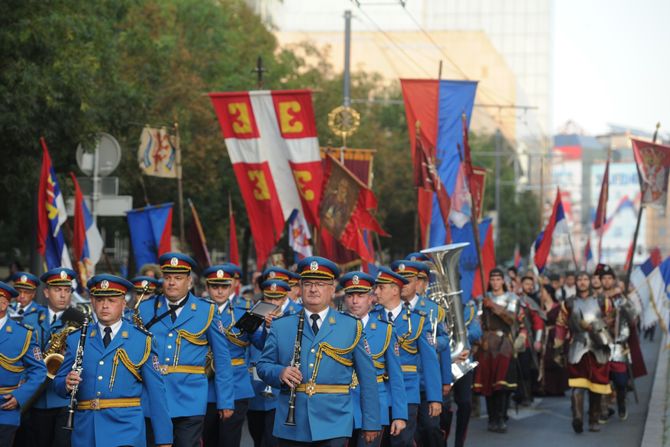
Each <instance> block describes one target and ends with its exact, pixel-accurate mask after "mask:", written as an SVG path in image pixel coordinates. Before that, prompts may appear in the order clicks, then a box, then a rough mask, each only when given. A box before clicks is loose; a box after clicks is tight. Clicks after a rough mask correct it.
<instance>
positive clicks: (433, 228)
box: [400, 79, 477, 247]
mask: <svg viewBox="0 0 670 447" xmlns="http://www.w3.org/2000/svg"><path fill="white" fill-rule="evenodd" d="M400 82H401V86H402V93H403V99H404V101H405V114H406V117H407V126H408V131H409V141H410V144H411V147H412V162H413V163H414V165H415V166H416V164H417V163H421V157H420V154H419V153H418V152H417V144H416V142H417V139H418V138H420V141H421V144H423V145H424V147H425V148H427V149H429V150H430V151H431V153H430V158H432V159H433V160H435V168H436V170H437V173H438V176H439V178H440V180H441V183H442V185H443V186H444V188H445V190H446V192H447V194H448V195H449V197H451V196H452V195H453V193H454V189H455V187H456V181H457V178H458V173H459V171H460V167H461V160H460V156H459V151H458V146H459V145H460V146H461V147H463V131H462V129H463V127H462V122H461V117H462V115H463V114H465V116H466V122H467V124H468V125H469V123H470V117H471V115H472V107H473V105H474V101H475V92H476V90H477V83H476V82H474V81H447V80H431V79H401V80H400ZM417 122H419V123H420V135H418V136H417V134H416V133H417V132H416V128H417ZM418 213H419V224H420V227H421V241H422V245H423V246H424V247H432V246H437V245H442V244H444V243H445V240H446V237H447V227H446V225H448V223H446V222H445V221H444V219H443V218H442V214H441V212H440V206H439V203H438V201H437V194H436V193H435V192H434V191H431V190H426V189H422V188H419V190H418Z"/></svg>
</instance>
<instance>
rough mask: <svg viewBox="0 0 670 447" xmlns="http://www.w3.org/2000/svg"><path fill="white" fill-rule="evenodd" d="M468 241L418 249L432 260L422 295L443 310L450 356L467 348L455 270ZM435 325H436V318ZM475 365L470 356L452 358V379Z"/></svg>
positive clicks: (458, 279)
mask: <svg viewBox="0 0 670 447" xmlns="http://www.w3.org/2000/svg"><path fill="white" fill-rule="evenodd" d="M468 245H469V243H467V242H464V243H458V244H450V245H442V246H440V247H433V248H428V249H425V250H421V253H424V254H426V255H428V256H429V257H430V259H431V261H432V262H431V263H430V264H431V269H430V283H429V284H428V289H427V290H426V296H427V297H428V299H429V300H431V301H434V302H436V303H437V304H438V305H439V306H442V307H443V308H444V310H445V323H446V326H447V334H448V335H449V347H450V348H451V357H452V359H453V358H455V357H456V356H458V355H459V354H460V353H462V352H463V351H464V350H466V349H468V348H469V343H468V330H467V328H466V327H465V321H464V320H463V303H462V302H461V295H462V294H463V290H462V289H461V288H460V275H459V272H458V261H459V259H460V257H461V252H462V251H463V249H464V248H465V247H467V246H468ZM436 320H437V316H436ZM435 325H437V322H436V323H435ZM477 365H478V363H477V362H475V361H472V360H470V359H466V360H463V361H457V362H456V361H452V362H451V373H452V375H453V376H454V381H457V380H458V379H460V378H461V377H463V376H464V375H465V374H467V373H468V372H469V371H471V370H473V369H475V368H476V367H477Z"/></svg>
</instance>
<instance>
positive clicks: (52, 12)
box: [0, 0, 538, 261]
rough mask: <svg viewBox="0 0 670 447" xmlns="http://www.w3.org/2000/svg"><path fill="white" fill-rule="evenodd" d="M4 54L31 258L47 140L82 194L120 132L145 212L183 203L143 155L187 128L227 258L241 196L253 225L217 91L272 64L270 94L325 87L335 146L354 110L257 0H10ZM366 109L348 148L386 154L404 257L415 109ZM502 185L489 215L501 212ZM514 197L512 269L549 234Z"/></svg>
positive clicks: (382, 196)
mask: <svg viewBox="0 0 670 447" xmlns="http://www.w3.org/2000/svg"><path fill="white" fill-rule="evenodd" d="M0 52H1V54H2V55H3V57H2V59H1V60H0V66H1V69H0V97H1V98H2V101H0V126H1V127H0V128H1V129H2V137H3V138H2V140H1V141H0V157H2V160H3V166H5V169H3V175H2V176H0V207H2V209H3V210H5V218H4V219H1V220H0V251H3V252H5V253H8V252H10V251H11V250H15V251H16V252H15V253H11V254H9V256H12V257H15V256H19V257H20V258H21V260H23V261H25V260H26V259H27V253H28V252H29V249H30V247H31V244H33V239H34V238H33V237H32V236H31V235H30V232H29V231H28V229H30V228H33V226H34V225H35V212H34V206H35V205H34V201H35V195H36V191H37V185H38V177H39V168H40V163H41V150H40V148H39V137H40V136H44V137H45V138H46V141H47V143H48V145H49V150H50V152H51V156H52V159H53V161H54V165H55V169H56V172H57V173H58V176H59V180H60V184H61V188H62V189H63V190H64V193H65V195H66V196H71V182H70V180H69V178H68V177H67V173H68V172H69V171H74V172H76V173H79V172H78V168H77V167H76V163H75V156H74V154H75V149H76V146H77V144H79V143H80V142H83V143H85V144H88V145H90V144H91V143H92V135H94V134H95V133H96V132H100V131H106V132H109V133H111V134H112V135H114V136H115V137H116V138H117V139H118V140H119V141H120V143H121V146H122V147H123V160H122V163H121V165H120V167H119V168H118V169H117V171H116V172H115V173H114V175H116V176H119V177H120V179H121V182H120V184H121V194H130V195H132V196H133V198H134V206H135V207H139V206H143V205H144V204H145V203H146V201H145V196H146V199H147V200H148V201H149V202H150V203H152V204H156V203H161V202H166V201H174V202H176V199H177V193H176V183H175V181H174V180H169V179H160V178H154V177H144V188H143V186H142V183H141V175H140V172H139V169H138V168H137V160H136V150H137V145H138V143H139V136H140V132H141V130H142V127H143V126H144V125H145V124H152V125H162V124H164V125H167V126H170V125H172V124H173V123H175V122H178V123H179V129H180V136H181V146H182V152H183V172H184V195H185V197H186V198H191V199H192V200H193V201H194V203H195V205H196V206H197V207H198V211H199V213H200V217H201V219H202V221H203V224H204V227H205V232H206V234H207V237H208V242H209V244H210V248H214V247H216V248H219V249H224V248H225V246H226V242H227V241H226V239H227V231H228V229H227V226H228V219H227V196H228V194H229V193H231V195H232V198H233V206H234V207H235V209H236V211H237V224H238V228H240V236H241V235H242V230H241V229H242V228H245V227H246V226H247V221H246V215H245V213H244V211H243V210H244V206H243V203H242V200H241V197H240V196H239V192H238V190H237V185H236V181H235V177H234V175H233V173H232V169H231V165H230V160H229V159H228V156H227V153H226V150H225V146H224V141H223V138H222V137H221V132H220V129H219V125H218V123H217V121H216V117H215V115H214V111H213V109H212V106H211V103H210V100H209V98H208V97H207V96H206V95H205V94H206V93H207V92H211V91H234V90H249V89H252V88H255V87H256V79H255V75H254V74H253V73H251V70H252V68H253V67H254V66H255V64H256V58H257V57H258V56H262V58H263V63H264V66H265V68H266V69H267V73H266V77H265V82H264V85H263V87H264V88H268V89H278V88H311V89H313V90H314V91H315V94H314V105H315V112H316V119H317V128H318V131H319V135H320V141H321V144H322V145H332V146H339V145H340V144H341V142H340V141H339V139H338V138H336V137H334V136H333V135H332V134H331V133H330V131H329V130H328V127H327V114H328V112H329V111H330V110H332V109H333V108H335V107H336V106H338V105H340V104H341V102H342V77H341V75H340V74H335V73H334V70H333V68H332V66H330V65H329V64H328V63H327V58H326V54H325V53H322V52H319V51H317V50H316V49H315V48H314V47H312V46H311V45H309V44H302V45H299V46H297V47H296V48H292V49H283V50H280V49H279V48H278V46H277V42H276V39H275V38H274V36H273V35H272V34H271V32H270V31H268V30H267V29H266V28H265V27H264V26H263V25H262V23H261V22H260V19H259V18H258V17H256V16H255V15H254V14H253V13H252V11H251V10H250V9H249V8H248V7H247V6H246V4H245V2H244V1H243V0H98V1H96V2H90V1H87V0H60V1H58V0H54V1H50V2H43V1H41V2H40V1H35V0H20V1H19V0H8V1H4V2H0ZM352 97H353V98H370V97H375V98H382V99H396V100H397V99H400V98H401V94H400V88H399V85H398V84H397V83H393V84H391V85H387V84H385V83H384V82H382V79H381V78H380V77H379V76H378V75H376V74H370V73H354V74H353V76H352ZM354 106H355V108H356V109H357V110H358V111H359V112H360V113H361V118H362V119H361V122H362V125H361V127H360V129H359V131H358V132H357V133H356V134H355V135H354V136H353V137H352V138H351V139H350V140H349V141H348V146H350V147H360V148H374V149H376V150H377V156H376V158H375V162H374V174H375V177H374V190H375V192H376V194H377V197H378V201H379V204H380V206H379V211H378V213H377V215H378V217H379V219H380V221H381V223H382V226H383V227H384V228H385V229H386V230H387V231H388V232H389V233H391V234H392V235H393V237H391V238H389V239H385V238H382V241H381V243H382V246H383V248H384V250H385V251H386V252H387V254H388V255H389V257H391V258H395V257H398V256H403V255H404V254H406V253H407V252H409V251H412V250H414V249H415V246H414V226H415V223H414V220H415V214H416V200H415V197H416V194H415V191H414V188H413V186H412V178H411V177H412V169H411V160H410V153H409V139H408V137H407V126H406V123H405V114H404V108H403V106H402V105H400V104H381V103H377V102H375V103H363V104H355V105H354ZM473 146H474V151H475V155H474V158H475V161H476V162H477V163H478V164H483V165H485V166H487V167H490V168H491V169H492V164H491V163H492V162H493V159H492V158H481V160H480V158H479V157H478V156H477V151H480V150H481V151H491V140H490V138H488V137H482V138H473ZM480 161H481V163H480ZM511 172H512V171H510V166H509V165H507V164H504V169H503V179H504V180H513V177H510V175H513V173H512V174H510V173H511ZM491 177H492V175H489V181H488V182H487V183H488V185H487V192H486V194H487V198H486V206H487V208H488V209H490V208H491V207H492V206H493V199H492V197H493V189H494V188H493V187H492V185H491V182H492V179H491ZM501 196H502V197H503V213H502V216H501V218H502V234H501V236H502V238H501V243H500V244H499V252H498V254H499V260H504V259H506V258H509V256H511V251H512V249H513V246H514V244H515V242H516V241H517V240H518V241H521V242H523V241H530V240H531V239H532V237H533V236H534V235H533V234H526V233H527V232H529V231H531V230H532V231H531V232H534V231H535V228H536V226H537V222H536V220H537V218H536V216H537V214H538V213H536V212H535V211H533V210H534V209H535V202H534V200H533V199H532V196H530V195H528V194H525V195H522V196H521V197H520V200H519V202H518V203H516V202H515V201H514V186H513V185H506V186H504V188H503V193H502V194H501ZM187 215H188V212H187ZM102 222H103V225H104V226H105V227H106V228H107V230H108V232H110V233H111V232H114V231H119V232H121V233H122V234H123V233H125V232H126V231H127V230H126V228H125V222H124V221H123V220H122V219H114V218H109V219H102ZM176 222H177V219H176V218H175V229H176ZM175 233H176V231H175ZM110 241H111V240H110ZM240 241H241V242H242V238H240ZM524 248H526V247H524V246H523V245H522V249H524Z"/></svg>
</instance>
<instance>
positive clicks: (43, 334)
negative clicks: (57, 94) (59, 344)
mask: <svg viewBox="0 0 670 447" xmlns="http://www.w3.org/2000/svg"><path fill="white" fill-rule="evenodd" d="M24 321H26V320H24ZM26 324H28V325H29V326H31V327H32V325H33V324H35V326H34V328H35V330H36V331H37V342H38V343H39V345H40V349H41V350H42V352H44V351H46V350H47V349H48V347H49V340H50V339H51V336H52V335H53V334H57V333H60V332H61V331H62V330H63V329H65V323H64V322H63V321H62V320H61V319H60V318H59V319H57V320H56V321H55V322H54V324H53V325H51V323H50V321H49V311H48V309H47V308H46V307H45V308H44V310H42V311H40V312H39V314H38V315H36V316H35V317H34V318H31V319H30V320H28V321H27V322H26ZM69 403H70V399H65V398H63V397H61V396H59V395H58V393H56V390H55V388H54V384H53V381H49V383H48V384H47V386H46V388H45V389H44V392H42V394H41V396H40V397H39V398H37V400H36V401H35V403H34V404H33V407H35V408H40V409H48V408H60V407H66V406H68V404H69Z"/></svg>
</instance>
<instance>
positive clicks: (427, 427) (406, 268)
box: [391, 260, 453, 447]
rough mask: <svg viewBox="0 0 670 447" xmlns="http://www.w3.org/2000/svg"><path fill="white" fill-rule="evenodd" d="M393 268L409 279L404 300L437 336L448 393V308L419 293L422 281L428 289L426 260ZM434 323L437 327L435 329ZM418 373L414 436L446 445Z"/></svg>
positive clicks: (426, 442)
mask: <svg viewBox="0 0 670 447" xmlns="http://www.w3.org/2000/svg"><path fill="white" fill-rule="evenodd" d="M391 269H392V270H393V271H394V272H395V273H397V274H399V275H401V276H403V277H405V278H406V279H407V281H408V282H407V284H405V285H403V287H402V289H401V291H400V298H401V299H402V301H403V303H405V304H407V305H408V306H409V308H410V310H412V311H416V312H418V313H419V314H420V315H422V316H424V317H425V318H426V319H427V320H426V322H427V323H428V334H429V336H430V337H431V338H432V337H433V336H434V335H433V334H435V339H434V340H432V343H433V344H434V345H435V348H436V349H437V354H438V358H439V359H440V371H441V376H442V383H443V386H444V387H445V389H446V390H447V391H446V393H448V392H449V390H450V389H451V385H452V382H453V377H452V374H451V350H450V347H449V336H448V335H447V333H446V330H445V328H444V316H445V310H444V308H443V307H442V306H439V305H438V304H437V303H436V302H434V301H431V300H429V299H426V298H425V297H423V296H420V295H419V294H418V291H417V287H418V285H419V283H421V285H422V288H423V292H425V288H424V287H423V285H424V284H425V285H426V286H427V280H426V279H427V278H428V277H429V275H430V269H429V268H428V266H427V265H426V264H425V263H423V262H418V261H407V260H400V261H394V262H393V263H392V264H391ZM419 274H421V278H422V279H421V280H419ZM434 326H437V327H436V328H435V327H434ZM434 329H436V330H434ZM419 375H420V377H421V391H420V394H421V403H420V405H419V414H418V421H417V430H416V434H415V438H416V440H417V444H419V445H422V446H433V447H434V446H439V445H441V444H444V434H443V433H442V430H441V429H440V418H439V416H430V415H429V410H428V407H429V403H428V401H427V400H426V392H425V378H424V377H423V374H422V371H421V370H419ZM446 393H445V394H446Z"/></svg>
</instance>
